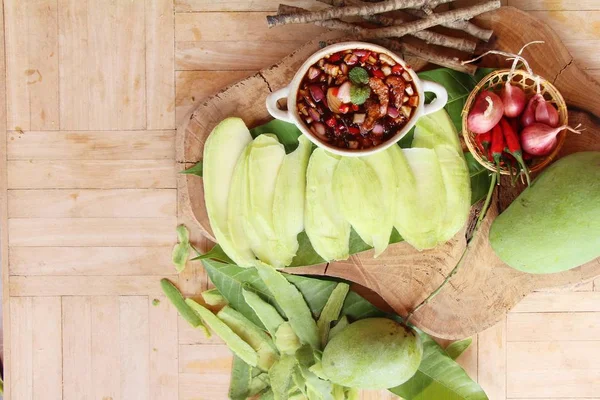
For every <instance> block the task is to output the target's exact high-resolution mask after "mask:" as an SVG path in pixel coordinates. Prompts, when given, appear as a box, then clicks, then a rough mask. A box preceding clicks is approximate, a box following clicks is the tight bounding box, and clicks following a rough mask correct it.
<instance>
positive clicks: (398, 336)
mask: <svg viewBox="0 0 600 400" xmlns="http://www.w3.org/2000/svg"><path fill="white" fill-rule="evenodd" d="M422 358H423V345H422V343H421V340H420V339H419V337H418V336H416V335H415V333H414V332H413V331H412V330H411V329H410V328H407V327H406V326H404V325H401V324H399V323H397V322H395V321H392V320H390V319H386V318H367V319H362V320H360V321H357V322H354V323H353V324H350V325H349V326H348V327H347V328H344V329H343V330H342V331H341V332H340V333H338V334H337V335H335V336H334V337H333V339H331V341H330V342H329V343H327V346H325V350H324V351H323V359H322V364H323V372H324V374H325V375H326V376H327V378H329V380H331V381H332V382H333V383H337V384H339V385H343V386H346V387H353V388H361V389H387V388H391V387H395V386H398V385H401V384H403V383H404V382H406V381H407V380H408V379H410V378H411V377H412V376H413V375H414V374H415V373H416V372H417V369H418V368H419V364H421V359H422Z"/></svg>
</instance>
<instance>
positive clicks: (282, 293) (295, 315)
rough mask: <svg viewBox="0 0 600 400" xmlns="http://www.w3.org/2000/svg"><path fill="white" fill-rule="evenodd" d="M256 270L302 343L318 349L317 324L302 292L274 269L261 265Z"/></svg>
mask: <svg viewBox="0 0 600 400" xmlns="http://www.w3.org/2000/svg"><path fill="white" fill-rule="evenodd" d="M256 269H257V271H258V275H259V276H260V278H261V279H262V281H263V282H264V284H265V286H267V288H268V289H269V291H270V292H271V294H272V295H273V297H274V298H275V301H276V302H277V304H279V306H280V307H281V309H282V310H283V312H284V313H285V315H286V317H287V319H288V321H289V323H290V325H291V326H292V329H293V330H294V332H295V333H296V335H298V338H300V341H301V342H302V343H306V344H309V345H310V346H312V348H313V349H318V348H319V344H320V343H319V335H318V330H317V324H316V323H315V320H314V319H313V315H312V313H311V311H310V308H309V307H308V305H307V304H306V301H305V300H304V297H302V294H301V293H300V291H298V289H297V288H296V286H294V285H293V284H291V283H290V282H289V281H288V280H287V279H285V277H284V276H283V275H282V274H281V273H280V272H278V271H277V270H275V269H274V268H272V267H270V266H268V265H264V264H259V265H257V266H256Z"/></svg>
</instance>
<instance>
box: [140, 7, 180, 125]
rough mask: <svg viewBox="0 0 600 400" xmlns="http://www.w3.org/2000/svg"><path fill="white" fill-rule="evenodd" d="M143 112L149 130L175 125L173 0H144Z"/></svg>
mask: <svg viewBox="0 0 600 400" xmlns="http://www.w3.org/2000/svg"><path fill="white" fill-rule="evenodd" d="M145 8H146V17H145V21H146V27H145V30H146V115H147V123H146V126H147V128H148V129H173V128H175V99H174V97H175V76H174V72H173V70H174V68H175V67H174V66H175V49H174V48H173V36H174V30H175V17H174V13H173V1H172V0H146V4H145Z"/></svg>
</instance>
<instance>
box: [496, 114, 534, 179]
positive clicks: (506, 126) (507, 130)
mask: <svg viewBox="0 0 600 400" xmlns="http://www.w3.org/2000/svg"><path fill="white" fill-rule="evenodd" d="M499 125H500V127H501V128H502V133H503V135H504V139H506V149H505V151H506V152H507V153H508V154H510V155H512V156H513V157H514V158H515V159H516V160H517V162H518V163H519V165H520V166H521V169H522V170H523V173H524V174H525V178H526V179H527V185H531V179H530V178H529V170H528V169H527V165H526V164H525V161H523V151H522V150H521V143H520V142H519V137H518V136H517V132H516V131H515V130H514V129H513V127H512V126H511V124H510V123H509V122H508V121H507V120H506V119H505V118H502V119H501V120H500V124H499Z"/></svg>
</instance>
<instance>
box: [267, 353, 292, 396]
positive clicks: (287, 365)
mask: <svg viewBox="0 0 600 400" xmlns="http://www.w3.org/2000/svg"><path fill="white" fill-rule="evenodd" d="M296 365H297V363H296V359H295V358H294V357H293V356H289V355H285V354H284V355H282V356H281V358H280V359H279V360H278V361H276V362H275V364H273V366H272V367H271V369H270V370H269V380H270V381H271V390H272V391H273V397H274V399H275V400H285V399H287V398H288V390H289V389H290V387H291V385H292V374H293V373H294V368H295V367H296Z"/></svg>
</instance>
